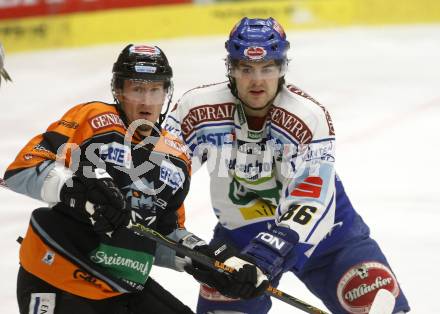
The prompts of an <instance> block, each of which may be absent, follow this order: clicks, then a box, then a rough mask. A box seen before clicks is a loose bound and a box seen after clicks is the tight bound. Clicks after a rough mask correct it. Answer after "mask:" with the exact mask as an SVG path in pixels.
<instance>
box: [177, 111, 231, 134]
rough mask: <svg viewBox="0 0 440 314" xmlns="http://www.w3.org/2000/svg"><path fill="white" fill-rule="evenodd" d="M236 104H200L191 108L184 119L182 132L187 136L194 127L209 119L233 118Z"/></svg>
mask: <svg viewBox="0 0 440 314" xmlns="http://www.w3.org/2000/svg"><path fill="white" fill-rule="evenodd" d="M234 107H235V105H234V104H232V103H226V104H218V105H206V106H199V107H195V108H193V109H191V110H190V111H189V112H188V114H187V115H186V116H185V118H183V120H182V133H183V135H184V136H185V137H186V138H187V137H188V135H189V134H190V133H192V131H193V130H194V127H195V126H197V125H199V124H201V123H203V122H207V121H217V120H232V117H233V114H234Z"/></svg>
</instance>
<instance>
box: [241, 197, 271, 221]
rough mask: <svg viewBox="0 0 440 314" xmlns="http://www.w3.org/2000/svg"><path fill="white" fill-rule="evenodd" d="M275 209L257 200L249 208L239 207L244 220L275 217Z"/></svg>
mask: <svg viewBox="0 0 440 314" xmlns="http://www.w3.org/2000/svg"><path fill="white" fill-rule="evenodd" d="M275 209H276V207H275V206H273V205H270V204H268V203H266V202H265V201H262V200H257V201H256V202H255V204H253V205H252V206H249V207H240V213H241V215H242V216H243V218H244V220H252V219H258V218H271V217H274V215H275Z"/></svg>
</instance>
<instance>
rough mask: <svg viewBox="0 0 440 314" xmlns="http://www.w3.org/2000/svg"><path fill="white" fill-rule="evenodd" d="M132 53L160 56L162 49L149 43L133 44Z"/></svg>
mask: <svg viewBox="0 0 440 314" xmlns="http://www.w3.org/2000/svg"><path fill="white" fill-rule="evenodd" d="M129 51H130V53H138V54H144V55H147V56H158V55H160V50H159V49H158V48H157V47H154V46H148V45H133V46H131V47H130V50H129Z"/></svg>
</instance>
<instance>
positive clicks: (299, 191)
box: [290, 177, 323, 198]
mask: <svg viewBox="0 0 440 314" xmlns="http://www.w3.org/2000/svg"><path fill="white" fill-rule="evenodd" d="M322 184H323V181H322V178H321V177H307V178H305V179H304V181H303V182H301V183H300V184H298V185H297V186H296V187H295V189H294V190H293V191H292V192H291V193H290V195H292V196H297V197H312V198H319V196H320V195H321V189H322Z"/></svg>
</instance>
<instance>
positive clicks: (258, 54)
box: [244, 47, 267, 60]
mask: <svg viewBox="0 0 440 314" xmlns="http://www.w3.org/2000/svg"><path fill="white" fill-rule="evenodd" d="M244 55H245V56H246V57H247V58H248V59H250V60H260V59H263V58H264V57H265V56H266V55H267V51H266V49H264V48H263V47H249V48H246V49H245V50H244Z"/></svg>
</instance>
